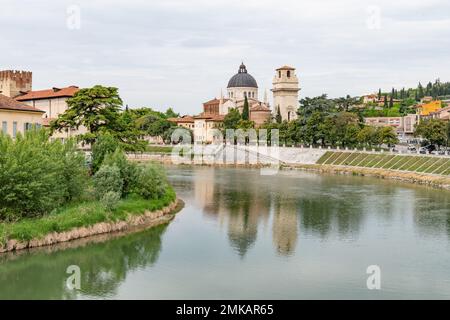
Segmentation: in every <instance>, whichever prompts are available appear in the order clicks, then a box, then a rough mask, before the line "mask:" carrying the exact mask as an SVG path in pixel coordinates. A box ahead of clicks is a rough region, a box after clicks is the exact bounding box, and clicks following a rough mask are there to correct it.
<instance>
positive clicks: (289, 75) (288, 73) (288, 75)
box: [287, 70, 291, 78]
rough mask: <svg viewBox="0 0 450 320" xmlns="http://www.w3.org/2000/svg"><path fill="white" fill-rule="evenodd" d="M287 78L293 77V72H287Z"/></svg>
mask: <svg viewBox="0 0 450 320" xmlns="http://www.w3.org/2000/svg"><path fill="white" fill-rule="evenodd" d="M287 77H288V78H290V77H291V71H289V70H288V71H287Z"/></svg>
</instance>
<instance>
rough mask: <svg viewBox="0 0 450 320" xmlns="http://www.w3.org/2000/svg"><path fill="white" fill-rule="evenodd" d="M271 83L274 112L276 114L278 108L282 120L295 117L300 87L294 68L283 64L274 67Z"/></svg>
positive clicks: (289, 119)
mask: <svg viewBox="0 0 450 320" xmlns="http://www.w3.org/2000/svg"><path fill="white" fill-rule="evenodd" d="M272 84H273V88H272V92H273V105H274V113H275V114H276V113H277V112H278V108H280V113H281V118H282V119H283V121H284V120H287V121H291V120H294V119H297V109H298V107H299V102H298V92H299V91H300V87H299V82H298V78H297V75H296V74H295V68H292V67H289V66H283V67H280V68H278V69H276V74H275V76H274V77H273V82H272Z"/></svg>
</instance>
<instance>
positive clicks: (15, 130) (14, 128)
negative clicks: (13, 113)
mask: <svg viewBox="0 0 450 320" xmlns="http://www.w3.org/2000/svg"><path fill="white" fill-rule="evenodd" d="M16 135H17V122H16V121H14V122H13V138H15V137H16Z"/></svg>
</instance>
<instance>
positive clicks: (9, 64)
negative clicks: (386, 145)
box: [0, 0, 450, 114]
mask: <svg viewBox="0 0 450 320" xmlns="http://www.w3.org/2000/svg"><path fill="white" fill-rule="evenodd" d="M78 10H79V13H80V20H79V21H78V19H77V12H78ZM0 21H1V24H0V25H1V29H0V37H1V41H0V52H1V59H0V69H20V70H30V71H33V89H34V90H38V89H45V88H49V87H62V86H67V85H78V86H80V87H88V86H92V85H95V84H102V85H108V86H116V87H118V88H119V89H120V94H121V96H122V98H123V100H124V103H125V104H128V105H129V106H130V107H141V106H147V107H153V108H155V109H158V110H165V109H166V108H167V107H169V106H172V107H174V109H175V110H176V111H177V112H180V113H182V114H186V113H198V112H200V111H201V103H202V102H204V101H207V100H209V99H211V98H213V97H218V96H219V95H220V90H221V89H223V91H224V92H226V85H227V82H228V80H229V78H230V77H231V76H232V75H233V74H235V73H236V72H237V70H238V67H239V64H240V63H241V61H244V63H245V64H246V65H247V69H248V72H249V73H250V74H252V75H253V76H254V77H255V79H256V80H257V82H258V86H259V88H260V98H261V99H262V98H263V91H264V89H270V88H271V86H272V84H271V82H272V77H273V75H274V72H275V71H274V69H275V68H276V67H279V66H282V65H286V64H287V65H291V66H294V67H296V68H297V75H298V76H299V78H300V85H301V88H302V90H301V92H300V96H301V97H304V96H314V95H319V94H322V93H328V94H329V95H330V96H331V97H337V96H344V95H346V94H351V95H362V94H366V93H371V92H375V91H377V90H378V88H379V87H381V88H383V89H385V90H390V88H391V87H392V86H396V87H402V86H406V87H408V86H415V85H416V84H417V83H418V82H419V81H422V82H423V83H426V82H428V81H432V80H434V79H436V78H440V79H441V80H442V81H450V1H448V0H427V1H423V0H420V1H419V0H396V1H392V0H389V1H388V0H386V1H384V0H383V1H377V0H373V1H365V0H362V1H361V0H329V1H328V0H311V1H305V0H301V1H299V0H292V1H288V0H276V1H268V0H238V1H235V0H226V1H222V0H209V1H200V0H178V1H170V0H146V1H145V0H126V1H118V0H108V1H100V0H89V1H84V0H83V1H65V0H63V1H61V0H60V1H50V0H28V1H27V0H20V1H18V0H1V10H0ZM269 97H271V95H269Z"/></svg>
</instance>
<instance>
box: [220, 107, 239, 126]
mask: <svg viewBox="0 0 450 320" xmlns="http://www.w3.org/2000/svg"><path fill="white" fill-rule="evenodd" d="M240 120H241V114H240V113H239V110H238V109H236V108H231V109H230V110H228V113H227V114H226V115H225V117H224V119H223V126H224V129H235V128H236V127H237V125H238V123H239V121H240Z"/></svg>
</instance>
